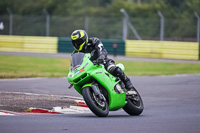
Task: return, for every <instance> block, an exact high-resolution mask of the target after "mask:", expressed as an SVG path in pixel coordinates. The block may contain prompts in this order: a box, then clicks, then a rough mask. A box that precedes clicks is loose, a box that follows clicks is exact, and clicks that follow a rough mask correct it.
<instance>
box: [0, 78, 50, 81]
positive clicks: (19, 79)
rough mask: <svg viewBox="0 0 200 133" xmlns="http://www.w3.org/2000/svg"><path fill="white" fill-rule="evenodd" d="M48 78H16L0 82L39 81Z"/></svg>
mask: <svg viewBox="0 0 200 133" xmlns="http://www.w3.org/2000/svg"><path fill="white" fill-rule="evenodd" d="M39 79H48V78H17V79H0V81H23V80H39Z"/></svg>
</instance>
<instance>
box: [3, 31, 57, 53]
mask: <svg viewBox="0 0 200 133" xmlns="http://www.w3.org/2000/svg"><path fill="white" fill-rule="evenodd" d="M57 42H58V38H57V37H33V36H4V35H0V51H15V52H34V53H57Z"/></svg>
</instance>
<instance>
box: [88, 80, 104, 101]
mask: <svg viewBox="0 0 200 133" xmlns="http://www.w3.org/2000/svg"><path fill="white" fill-rule="evenodd" d="M91 88H92V90H93V92H94V94H95V95H96V96H97V97H98V98H99V99H100V100H102V101H106V99H105V97H104V96H103V94H101V92H100V90H99V87H98V84H97V83H93V84H92V85H91Z"/></svg>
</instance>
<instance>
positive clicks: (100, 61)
mask: <svg viewBox="0 0 200 133" xmlns="http://www.w3.org/2000/svg"><path fill="white" fill-rule="evenodd" d="M104 59H105V56H104V55H100V56H99V58H98V59H97V63H98V64H102V65H104V64H105V63H106V61H105V60H104Z"/></svg>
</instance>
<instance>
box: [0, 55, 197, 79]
mask: <svg viewBox="0 0 200 133" xmlns="http://www.w3.org/2000/svg"><path fill="white" fill-rule="evenodd" d="M120 62H121V63H123V64H124V65H125V68H126V70H125V73H126V74H127V75H129V76H131V75H132V76H138V75H151V76H152V75H171V74H194V73H200V64H183V63H158V62H155V63H153V62H134V61H120ZM117 63H118V61H117ZM69 66H70V60H69V59H67V58H66V59H63V58H41V57H25V56H8V55H0V78H27V77H65V76H67V74H68V69H69Z"/></svg>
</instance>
